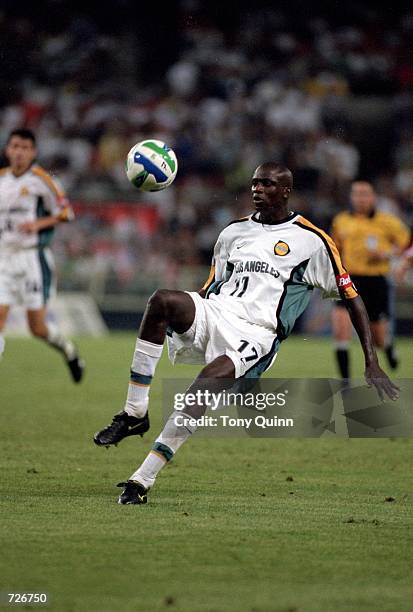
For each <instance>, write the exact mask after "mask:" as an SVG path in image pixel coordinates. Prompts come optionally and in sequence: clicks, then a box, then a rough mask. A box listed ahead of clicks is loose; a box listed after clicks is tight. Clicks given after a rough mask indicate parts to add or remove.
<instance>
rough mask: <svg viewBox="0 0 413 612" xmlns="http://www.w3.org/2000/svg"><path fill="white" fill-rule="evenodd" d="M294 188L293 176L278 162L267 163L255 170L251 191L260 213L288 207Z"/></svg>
mask: <svg viewBox="0 0 413 612" xmlns="http://www.w3.org/2000/svg"><path fill="white" fill-rule="evenodd" d="M292 188H293V175H292V173H291V171H290V170H289V169H288V168H286V167H285V166H283V165H281V164H278V163H276V162H265V164H261V166H258V168H257V169H256V170H255V172H254V174H253V176H252V181H251V191H252V200H253V202H254V205H255V208H256V210H258V211H262V210H268V209H269V208H280V207H281V206H286V205H287V203H288V198H289V197H290V193H291V191H292Z"/></svg>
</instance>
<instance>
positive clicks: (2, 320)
mask: <svg viewBox="0 0 413 612" xmlns="http://www.w3.org/2000/svg"><path fill="white" fill-rule="evenodd" d="M9 310H10V306H7V305H6V304H0V358H1V356H2V354H3V353H4V346H5V341H4V337H3V329H4V326H5V325H6V320H7V315H8V314H9Z"/></svg>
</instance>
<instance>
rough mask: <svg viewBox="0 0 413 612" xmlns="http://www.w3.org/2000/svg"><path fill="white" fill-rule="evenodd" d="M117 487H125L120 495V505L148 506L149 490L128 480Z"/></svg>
mask: <svg viewBox="0 0 413 612" xmlns="http://www.w3.org/2000/svg"><path fill="white" fill-rule="evenodd" d="M116 486H117V487H125V488H124V490H123V491H122V493H121V494H120V495H119V499H118V504H124V505H126V504H146V503H147V501H148V489H145V487H144V486H142V485H141V484H140V483H139V482H134V481H133V480H128V481H127V482H120V483H119V484H117V485H116Z"/></svg>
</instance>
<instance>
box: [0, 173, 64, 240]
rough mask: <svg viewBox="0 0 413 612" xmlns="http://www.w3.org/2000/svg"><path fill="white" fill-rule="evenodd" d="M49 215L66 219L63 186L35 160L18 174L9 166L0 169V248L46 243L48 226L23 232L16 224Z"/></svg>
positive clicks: (50, 231) (48, 232)
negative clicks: (44, 228)
mask: <svg viewBox="0 0 413 612" xmlns="http://www.w3.org/2000/svg"><path fill="white" fill-rule="evenodd" d="M49 215H53V216H55V215H58V216H59V217H60V219H61V220H62V221H66V220H69V219H70V218H71V217H72V216H73V213H72V210H71V208H70V206H69V205H68V202H67V199H66V197H65V194H64V192H63V190H62V189H61V187H60V186H59V185H58V184H57V183H56V181H55V180H53V179H52V178H51V176H50V175H49V174H48V173H47V172H46V171H45V170H43V168H41V167H40V166H38V165H36V164H35V165H33V166H31V167H30V168H29V169H28V170H27V172H25V173H24V174H22V175H21V176H18V177H16V176H14V174H13V173H12V172H11V170H10V168H4V169H3V170H0V250H3V251H4V250H16V249H28V248H32V247H36V246H44V245H46V244H48V243H49V241H50V238H51V235H52V233H53V230H52V229H51V228H50V229H46V230H43V231H41V232H39V233H38V234H27V233H24V232H21V231H20V230H19V226H20V225H21V224H22V223H26V222H28V221H35V220H36V219H38V218H39V217H44V216H49Z"/></svg>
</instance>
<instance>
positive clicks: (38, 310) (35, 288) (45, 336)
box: [19, 248, 84, 383]
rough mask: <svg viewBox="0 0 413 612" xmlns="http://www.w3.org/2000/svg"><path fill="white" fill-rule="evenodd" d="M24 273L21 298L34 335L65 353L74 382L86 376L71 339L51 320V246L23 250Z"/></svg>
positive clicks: (20, 259) (22, 264)
mask: <svg viewBox="0 0 413 612" xmlns="http://www.w3.org/2000/svg"><path fill="white" fill-rule="evenodd" d="M19 262H20V267H21V270H23V271H24V275H23V276H22V278H21V284H20V292H19V293H20V296H19V297H20V301H21V302H22V303H23V304H24V306H25V308H26V313H27V323H28V325H29V329H30V331H31V333H32V334H33V336H35V337H36V338H39V339H41V340H43V341H44V342H46V343H47V344H48V345H49V346H51V347H53V348H54V349H56V350H58V351H59V352H60V353H61V354H62V355H63V357H64V359H65V361H66V364H67V366H68V368H69V371H70V374H71V376H72V379H73V381H74V382H76V383H78V382H80V380H81V379H82V376H83V370H84V363H83V360H82V359H81V358H80V357H79V353H78V350H77V348H76V346H75V345H74V344H73V342H72V341H71V340H68V339H67V338H65V336H63V334H62V333H61V332H60V330H59V329H58V328H57V326H56V325H54V324H51V323H49V322H47V320H46V308H47V303H48V301H49V299H50V298H51V297H52V296H53V295H54V294H55V293H56V276H55V267H54V261H53V256H52V253H51V251H50V250H49V249H48V248H39V249H26V250H23V251H22V252H21V253H20V254H19Z"/></svg>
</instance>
